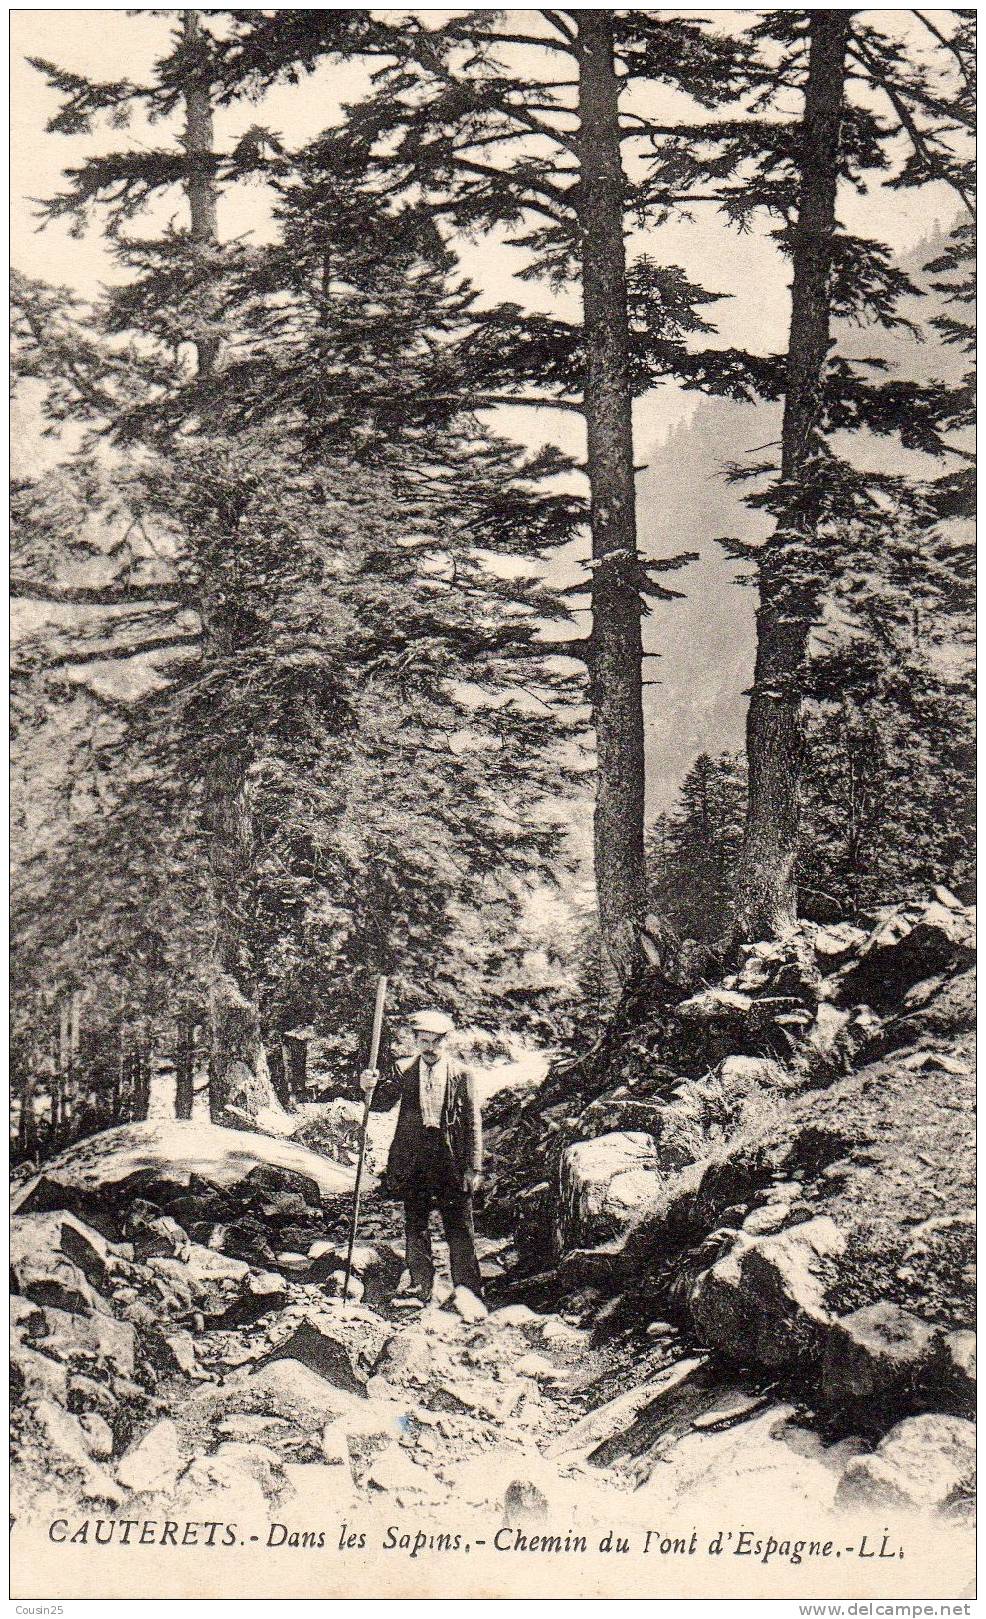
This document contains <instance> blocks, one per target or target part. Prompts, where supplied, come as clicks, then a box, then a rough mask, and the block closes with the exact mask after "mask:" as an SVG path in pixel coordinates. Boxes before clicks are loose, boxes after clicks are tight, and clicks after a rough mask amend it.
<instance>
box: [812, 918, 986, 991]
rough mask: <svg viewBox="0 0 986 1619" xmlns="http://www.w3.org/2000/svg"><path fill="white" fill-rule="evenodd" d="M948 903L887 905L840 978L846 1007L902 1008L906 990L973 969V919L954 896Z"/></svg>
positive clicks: (840, 988) (840, 986) (840, 987)
mask: <svg viewBox="0 0 986 1619" xmlns="http://www.w3.org/2000/svg"><path fill="white" fill-rule="evenodd" d="M941 893H942V895H947V902H943V900H942V899H941V898H935V897H933V898H931V899H929V900H926V901H925V902H923V903H918V904H903V905H884V906H881V908H880V909H879V910H878V911H876V912H874V920H873V927H872V930H871V932H870V934H869V937H868V938H867V940H866V942H865V944H864V945H863V946H862V949H861V950H860V951H859V954H858V956H857V957H856V959H855V960H854V961H852V962H851V963H850V964H849V965H848V966H847V967H845V968H844V969H843V971H842V973H841V975H840V984H839V993H838V999H839V1001H840V1003H841V1004H842V1005H843V1006H849V1005H854V1004H858V1003H859V1002H861V1001H862V1002H865V1003H866V1004H867V1005H868V1006H872V1007H874V1008H875V1009H876V1011H877V1012H882V1011H885V1010H890V1009H891V1008H894V1007H897V1006H899V1005H900V1003H901V1001H902V1000H903V998H904V995H905V993H906V991H907V990H909V989H910V988H911V987H912V986H913V985H914V984H916V983H918V982H920V981H921V980H922V979H926V978H928V977H929V975H931V974H934V973H936V972H941V971H946V970H955V969H956V968H965V967H968V966H971V964H972V961H973V958H974V953H975V917H974V913H973V912H972V911H971V910H969V909H967V908H966V907H965V906H963V905H961V904H960V903H959V901H958V900H956V899H955V896H954V895H951V894H948V891H947V890H945V889H943V890H941Z"/></svg>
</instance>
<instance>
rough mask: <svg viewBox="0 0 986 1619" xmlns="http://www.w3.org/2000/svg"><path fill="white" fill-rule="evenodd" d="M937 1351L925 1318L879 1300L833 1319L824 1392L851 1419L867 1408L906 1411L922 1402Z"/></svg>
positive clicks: (828, 1401) (825, 1398) (826, 1352)
mask: <svg viewBox="0 0 986 1619" xmlns="http://www.w3.org/2000/svg"><path fill="white" fill-rule="evenodd" d="M934 1352H935V1333H934V1331H933V1330H932V1328H931V1327H929V1326H927V1325H926V1323H925V1322H923V1321H919V1320H918V1318H917V1317H916V1316H913V1315H910V1314H909V1313H908V1311H906V1310H902V1309H900V1307H899V1306H898V1305H896V1304H891V1303H889V1302H888V1301H887V1300H885V1299H883V1300H880V1301H879V1302H878V1303H877V1304H868V1305H866V1306H865V1307H864V1308H863V1309H861V1310H854V1311H853V1312H852V1314H850V1315H846V1316H842V1317H841V1319H840V1320H838V1321H836V1322H834V1323H833V1325H832V1327H831V1329H830V1332H829V1336H828V1341H827V1343H826V1345H825V1350H824V1355H823V1358H822V1364H821V1373H820V1378H819V1398H820V1399H821V1401H822V1403H823V1404H824V1405H825V1406H826V1407H827V1408H828V1409H829V1410H831V1411H837V1412H839V1413H840V1414H842V1413H845V1414H847V1415H848V1416H849V1418H850V1420H852V1419H853V1417H854V1416H858V1415H859V1414H860V1413H861V1412H862V1411H865V1410H866V1409H867V1408H870V1409H872V1410H873V1411H874V1412H880V1411H897V1412H899V1411H906V1410H908V1409H913V1408H914V1407H915V1405H917V1406H920V1404H921V1403H922V1402H921V1394H920V1389H921V1385H922V1383H923V1382H924V1381H925V1380H926V1379H927V1377H928V1373H929V1370H930V1367H931V1365H932V1362H933V1357H934Z"/></svg>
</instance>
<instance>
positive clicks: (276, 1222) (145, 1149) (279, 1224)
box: [14, 1119, 354, 1267]
mask: <svg viewBox="0 0 986 1619" xmlns="http://www.w3.org/2000/svg"><path fill="white" fill-rule="evenodd" d="M353 1180H354V1177H353V1171H352V1170H351V1169H350V1168H349V1167H348V1166H344V1165H341V1164H335V1163H331V1162H330V1161H329V1160H328V1159H327V1158H323V1157H321V1156H320V1155H319V1154H318V1153H315V1152H312V1151H310V1149H309V1148H307V1147H304V1146H301V1145H300V1144H299V1143H297V1142H294V1141H285V1140H281V1139H275V1138H273V1137H271V1136H264V1135H258V1134H255V1133H253V1132H248V1131H245V1130H229V1129H226V1128H224V1127H222V1126H220V1125H216V1124H205V1123H201V1122H199V1121H198V1120H196V1121H194V1122H192V1121H185V1120H167V1119H156V1120H147V1121H145V1122H144V1123H141V1124H128V1125H119V1126H117V1127H116V1128H114V1129H112V1130H104V1131H102V1132H101V1133H100V1134H98V1135H95V1136H90V1137H88V1138H87V1139H86V1140H84V1141H80V1142H77V1143H76V1144H75V1145H74V1146H73V1147H70V1148H68V1149H67V1150H66V1151H65V1152H63V1153H61V1154H60V1155H59V1156H58V1157H57V1158H54V1159H52V1161H51V1162H50V1163H49V1164H47V1165H46V1167H45V1172H44V1174H43V1175H41V1176H36V1177H34V1178H33V1179H32V1180H31V1181H29V1182H27V1183H26V1184H25V1185H24V1186H22V1187H21V1188H20V1190H19V1191H18V1193H17V1194H16V1196H15V1199H14V1208H15V1211H16V1212H19V1213H21V1214H25V1215H26V1214H28V1213H33V1214H40V1213H42V1212H45V1211H51V1210H55V1211H59V1212H61V1211H64V1210H71V1211H73V1212H74V1213H75V1214H80V1215H82V1216H84V1218H85V1220H86V1221H87V1222H88V1223H91V1225H92V1226H94V1227H97V1228H98V1229H99V1231H101V1232H103V1233H104V1234H108V1235H111V1236H116V1237H119V1236H121V1235H123V1234H124V1231H123V1227H124V1225H125V1223H126V1220H127V1216H128V1212H129V1211H130V1210H131V1209H132V1208H133V1206H134V1204H135V1203H136V1202H137V1201H138V1200H140V1201H141V1202H142V1204H143V1205H144V1206H143V1208H142V1210H141V1211H140V1213H141V1218H140V1221H139V1222H138V1224H139V1226H140V1231H139V1232H138V1231H136V1230H135V1232H134V1235H137V1236H139V1237H140V1239H141V1241H142V1242H144V1243H145V1244H147V1245H149V1247H148V1248H147V1249H146V1251H148V1252H150V1251H151V1250H154V1251H155V1253H156V1255H157V1256H161V1255H162V1253H163V1254H164V1255H165V1256H167V1253H168V1252H169V1251H170V1253H171V1254H172V1255H174V1254H175V1253H176V1252H179V1251H180V1249H181V1231H184V1232H187V1233H188V1234H189V1235H190V1236H191V1237H193V1238H195V1239H198V1240H203V1239H204V1240H205V1241H206V1242H211V1241H212V1240H213V1238H214V1237H216V1236H217V1235H218V1238H219V1240H221V1241H222V1243H223V1245H224V1246H225V1247H227V1248H232V1249H235V1250H236V1253H237V1256H238V1257H239V1258H241V1259H249V1260H251V1261H255V1262H259V1263H261V1264H263V1265H266V1266H268V1267H269V1266H270V1265H271V1264H272V1262H273V1258H274V1254H275V1253H276V1252H277V1251H279V1250H280V1249H282V1248H286V1247H289V1246H293V1244H294V1243H295V1242H296V1241H298V1240H303V1241H304V1249H307V1248H308V1246H309V1245H310V1244H311V1243H312V1242H314V1241H315V1240H317V1239H318V1238H320V1237H322V1238H325V1237H330V1236H341V1235H342V1234H343V1232H344V1230H345V1223H346V1214H347V1211H348V1205H349V1200H350V1198H351V1196H352V1189H353ZM161 1216H167V1219H165V1220H163V1221H162V1220H161V1219H160V1217H161ZM63 1218H64V1215H63ZM177 1227H180V1230H179V1229H177ZM288 1230H290V1232H291V1242H290V1243H288V1242H282V1241H281V1239H280V1233H281V1232H282V1231H288ZM303 1251H304V1250H303Z"/></svg>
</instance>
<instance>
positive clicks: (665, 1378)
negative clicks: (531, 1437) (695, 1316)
mask: <svg viewBox="0 0 986 1619" xmlns="http://www.w3.org/2000/svg"><path fill="white" fill-rule="evenodd" d="M705 1364H706V1357H705V1356H703V1355H695V1356H691V1357H690V1358H689V1359H687V1360H680V1361H677V1362H676V1363H675V1365H674V1366H672V1367H669V1368H668V1370H667V1371H666V1372H663V1373H661V1375H660V1376H659V1377H656V1378H653V1379H651V1380H650V1381H649V1382H647V1383H642V1384H641V1385H640V1386H639V1387H638V1388H635V1389H630V1390H629V1391H628V1392H627V1393H626V1394H619V1395H617V1397H616V1399H615V1400H608V1401H607V1402H606V1404H605V1405H601V1406H597V1408H596V1409H595V1410H594V1411H590V1412H588V1414H587V1415H586V1416H584V1417H582V1418H580V1420H579V1421H578V1422H576V1423H574V1424H573V1426H572V1427H571V1428H569V1429H567V1430H566V1431H565V1432H564V1433H562V1434H559V1436H558V1437H557V1439H554V1440H552V1442H551V1444H550V1445H548V1447H547V1449H546V1450H545V1452H544V1454H545V1455H546V1456H549V1457H552V1456H565V1455H568V1454H569V1453H570V1452H572V1451H592V1450H595V1449H598V1448H599V1447H600V1446H601V1445H603V1444H604V1443H605V1441H606V1440H608V1439H611V1438H613V1437H614V1436H615V1435H622V1434H624V1433H625V1432H626V1431H627V1429H628V1428H629V1426H630V1425H631V1424H632V1423H633V1422H634V1421H635V1420H636V1418H637V1417H638V1416H639V1414H640V1412H641V1411H643V1410H644V1409H645V1407H647V1406H650V1405H653V1404H655V1403H656V1402H659V1401H661V1400H663V1399H666V1398H667V1397H668V1396H670V1395H671V1394H672V1393H673V1391H674V1390H675V1389H677V1388H678V1387H680V1385H681V1384H682V1383H685V1382H686V1381H687V1380H688V1379H689V1378H691V1377H693V1376H694V1375H695V1374H696V1373H697V1372H698V1371H700V1370H701V1368H702V1367H703V1366H705Z"/></svg>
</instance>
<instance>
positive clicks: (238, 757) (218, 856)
mask: <svg viewBox="0 0 986 1619" xmlns="http://www.w3.org/2000/svg"><path fill="white" fill-rule="evenodd" d="M182 31H183V36H184V41H185V44H186V46H187V47H188V52H189V56H188V62H189V65H188V72H187V78H186V81H185V85H184V98H185V131H184V135H183V137H182V144H183V145H184V148H185V152H186V156H187V158H188V167H187V171H186V179H185V191H186V196H187V198H188V208H189V218H190V233H191V237H192V242H193V244H194V245H193V252H196V251H197V250H199V251H200V253H201V257H202V258H203V261H204V260H205V258H206V257H207V255H208V253H209V252H210V250H212V249H214V248H215V246H216V244H217V242H218V223H217V214H216V189H215V183H214V177H213V176H214V157H215V154H214V147H213V118H212V99H211V89H210V84H209V79H208V71H207V65H206V63H205V61H204V58H200V60H199V61H196V51H195V46H196V43H197V42H201V40H202V37H203V36H202V28H201V22H200V19H199V15H198V13H197V12H194V11H186V12H184V13H183V15H182ZM208 281H209V276H208V266H207V265H206V264H205V262H203V265H202V289H203V290H202V303H201V309H202V315H203V319H205V320H207V319H208V316H209V314H210V312H211V303H210V298H209V292H208ZM196 351H197V355H198V369H199V374H200V376H202V377H209V376H211V375H212V373H213V372H214V371H215V369H216V366H217V363H218V358H219V344H218V340H217V339H216V338H215V337H212V336H206V337H202V336H201V335H199V336H198V337H197V339H196ZM220 584H222V581H220ZM201 617H202V631H203V639H204V641H205V643H206V652H207V655H208V653H210V652H211V654H212V655H213V656H216V655H218V656H222V655H223V654H225V653H229V652H231V651H232V650H234V648H235V645H236V626H235V624H234V623H232V622H231V621H230V614H229V609H228V607H227V606H226V604H225V603H224V602H223V600H222V598H221V596H219V597H217V596H215V595H213V593H212V592H211V591H210V581H209V580H206V581H204V588H203V592H202V603H201ZM248 763H249V761H248V759H247V758H246V757H245V756H244V755H243V753H242V751H238V750H235V749H230V750H228V751H226V752H224V753H223V754H221V755H220V758H219V762H218V765H217V767H216V770H215V774H214V777H213V779H212V780H211V781H210V782H209V784H208V789H209V791H208V798H209V804H210V811H209V820H210V831H211V834H212V836H211V856H210V863H211V878H212V905H213V919H214V935H213V938H214V944H213V960H212V963H211V983H210V990H209V1021H210V1036H211V1039H210V1043H211V1062H210V1074H211V1079H210V1086H209V1111H210V1113H211V1115H212V1118H213V1119H215V1120H221V1119H222V1118H223V1117H224V1115H225V1113H226V1110H227V1108H229V1107H230V1106H231V1105H235V1106H236V1107H238V1108H239V1109H240V1112H241V1113H244V1112H245V1113H246V1114H248V1115H250V1116H252V1115H253V1114H254V1113H255V1112H256V1110H257V1108H258V1107H267V1106H270V1105H271V1104H272V1103H276V1097H275V1096H274V1091H273V1087H272V1085H271V1082H270V1074H269V1072H268V1066H267V1055H266V1051H265V1049H264V1042H263V1039H262V1036H261V1028H260V1016H259V1012H258V1008H257V1001H256V995H255V992H254V988H253V986H252V985H251V984H250V982H249V975H248V972H247V970H246V963H245V960H244V955H245V952H244V948H243V932H244V918H243V916H242V914H241V907H240V896H241V893H242V886H243V873H244V871H246V870H248V869H249V867H250V864H251V862H252V859H253V824H252V817H251V814H250V806H249V794H248V789H247V766H248Z"/></svg>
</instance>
